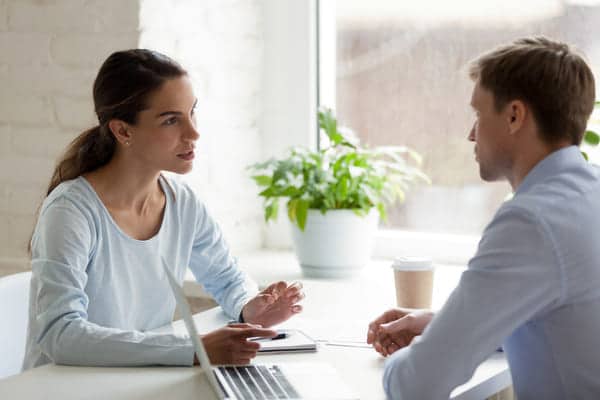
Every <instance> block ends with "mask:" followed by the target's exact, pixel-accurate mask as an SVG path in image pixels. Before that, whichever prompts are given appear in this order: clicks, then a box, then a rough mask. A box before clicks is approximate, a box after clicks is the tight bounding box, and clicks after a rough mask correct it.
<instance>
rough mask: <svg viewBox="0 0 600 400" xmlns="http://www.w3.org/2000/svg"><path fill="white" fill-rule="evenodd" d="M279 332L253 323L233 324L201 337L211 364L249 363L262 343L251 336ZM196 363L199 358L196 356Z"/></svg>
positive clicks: (265, 335) (270, 335)
mask: <svg viewBox="0 0 600 400" xmlns="http://www.w3.org/2000/svg"><path fill="white" fill-rule="evenodd" d="M276 335H277V332H276V331H273V330H271V329H262V328H260V327H259V326H256V325H251V324H231V325H228V326H226V327H223V328H221V329H217V330H215V331H212V332H210V333H208V334H206V335H204V336H202V337H201V340H202V343H203V344H204V348H205V349H206V352H207V353H208V358H209V359H210V363H211V364H248V363H250V360H251V359H253V358H254V357H256V352H257V351H258V349H259V348H260V344H259V343H256V342H252V341H249V340H248V338H250V337H273V336H276ZM194 364H198V360H197V359H196V357H195V356H194Z"/></svg>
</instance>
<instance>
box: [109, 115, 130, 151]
mask: <svg viewBox="0 0 600 400" xmlns="http://www.w3.org/2000/svg"><path fill="white" fill-rule="evenodd" d="M108 128H109V129H110V131H111V132H112V134H113V135H114V137H115V139H117V141H118V142H119V143H121V144H122V145H124V146H129V145H130V144H131V133H130V132H129V125H128V124H127V123H126V122H125V121H121V120H120V119H111V120H110V121H109V122H108Z"/></svg>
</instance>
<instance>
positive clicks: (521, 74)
mask: <svg viewBox="0 0 600 400" xmlns="http://www.w3.org/2000/svg"><path fill="white" fill-rule="evenodd" d="M469 76H470V77H471V79H473V80H474V81H475V82H479V84H480V85H481V86H482V87H483V88H485V89H487V90H489V91H491V92H492V94H493V96H494V102H495V107H496V110H497V111H498V112H499V111H501V110H502V109H503V108H504V107H505V106H506V104H507V103H508V102H509V101H512V100H521V101H523V102H525V103H526V104H527V105H528V106H529V108H530V109H531V112H532V114H533V117H534V118H535V121H536V123H537V125H538V128H539V130H540V134H541V135H542V138H543V139H544V140H545V141H546V142H548V143H556V142H559V141H563V140H565V139H566V140H569V141H570V142H571V143H572V144H575V145H579V144H580V143H581V140H582V138H583V134H584V132H585V128H586V125H587V121H588V119H589V117H590V114H591V113H592V111H593V109H594V99H595V83H594V75H593V73H592V71H591V69H590V67H589V66H588V65H587V64H586V62H585V61H584V60H583V58H582V57H581V56H580V55H579V54H577V53H576V52H574V51H573V50H571V48H570V47H569V46H568V45H567V44H565V43H561V42H557V41H554V40H550V39H548V38H545V37H533V38H523V39H518V40H516V41H515V42H513V43H511V44H508V45H504V46H501V47H499V48H496V49H494V50H492V51H490V52H488V53H485V54H483V55H481V56H479V57H478V58H476V59H475V60H474V61H472V62H471V65H470V69H469Z"/></svg>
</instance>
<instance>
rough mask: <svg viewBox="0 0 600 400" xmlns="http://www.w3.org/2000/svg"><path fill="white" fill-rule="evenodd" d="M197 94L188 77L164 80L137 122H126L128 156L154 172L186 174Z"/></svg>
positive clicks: (193, 140)
mask: <svg viewBox="0 0 600 400" xmlns="http://www.w3.org/2000/svg"><path fill="white" fill-rule="evenodd" d="M196 101H197V100H196V97H195V96H194V92H193V90H192V85H191V82H190V80H189V78H188V77H187V76H182V77H179V78H173V79H169V80H167V81H165V83H163V85H162V86H161V87H160V88H159V89H158V90H156V91H155V92H153V93H152V94H151V95H150V96H149V97H148V99H147V101H146V104H147V107H148V108H146V109H145V110H143V111H141V112H139V113H138V117H137V123H136V124H135V125H129V127H128V131H129V133H130V135H131V140H130V145H129V146H128V147H129V149H128V150H129V151H128V153H129V155H130V156H132V157H134V158H135V159H136V161H139V162H140V164H142V165H144V168H146V167H147V168H151V169H156V170H157V171H171V172H175V173H178V174H185V173H187V172H189V171H191V169H192V165H193V160H194V155H195V154H194V147H195V146H196V144H195V143H196V140H198V137H199V136H200V135H199V134H198V131H197V130H196V120H195V116H194V109H195V107H196Z"/></svg>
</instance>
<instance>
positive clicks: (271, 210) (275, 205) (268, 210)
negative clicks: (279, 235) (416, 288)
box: [265, 200, 279, 221]
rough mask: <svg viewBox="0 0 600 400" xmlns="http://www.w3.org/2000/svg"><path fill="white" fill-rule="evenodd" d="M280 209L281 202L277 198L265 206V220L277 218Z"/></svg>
mask: <svg viewBox="0 0 600 400" xmlns="http://www.w3.org/2000/svg"><path fill="white" fill-rule="evenodd" d="M278 210H279V202H278V201H277V200H274V201H271V202H270V204H268V205H267V206H266V207H265V221H269V220H271V219H272V220H274V219H276V218H277V212H278Z"/></svg>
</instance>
